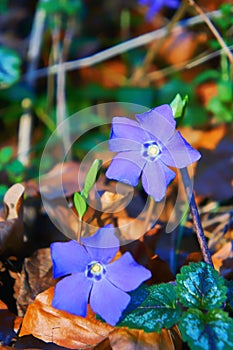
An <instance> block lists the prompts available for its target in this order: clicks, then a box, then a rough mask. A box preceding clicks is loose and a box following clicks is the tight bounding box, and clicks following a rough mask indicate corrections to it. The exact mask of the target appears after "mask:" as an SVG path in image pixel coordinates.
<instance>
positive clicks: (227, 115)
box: [207, 96, 233, 122]
mask: <svg viewBox="0 0 233 350" xmlns="http://www.w3.org/2000/svg"><path fill="white" fill-rule="evenodd" d="M207 110H208V111H210V112H212V113H213V115H214V117H215V118H216V119H217V120H219V121H220V122H231V121H232V120H233V116H232V111H231V110H230V109H228V108H227V107H226V106H224V104H223V103H222V102H221V101H220V99H219V97H218V96H216V97H213V98H211V99H210V101H209V103H208V105H207Z"/></svg>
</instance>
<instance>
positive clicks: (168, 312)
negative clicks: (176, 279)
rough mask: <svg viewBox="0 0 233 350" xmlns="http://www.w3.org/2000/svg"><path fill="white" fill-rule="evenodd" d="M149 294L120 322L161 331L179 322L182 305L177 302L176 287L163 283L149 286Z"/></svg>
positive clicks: (147, 329)
mask: <svg viewBox="0 0 233 350" xmlns="http://www.w3.org/2000/svg"><path fill="white" fill-rule="evenodd" d="M148 291H149V296H148V297H147V298H146V300H144V301H143V302H142V304H141V305H140V306H139V307H137V308H136V309H135V310H133V311H132V312H131V313H130V314H128V315H127V316H126V317H125V318H124V320H123V321H121V323H120V324H119V325H120V326H122V327H124V326H125V327H129V328H136V329H143V330H144V331H145V332H160V331H161V329H162V328H164V327H165V328H170V327H172V326H173V325H174V324H175V323H177V322H178V320H179V318H180V315H181V307H180V306H179V305H178V304H177V297H176V287H175V286H174V285H173V284H169V283H167V284H166V283H163V284H158V285H153V286H151V287H149V288H148Z"/></svg>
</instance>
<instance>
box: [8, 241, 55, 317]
mask: <svg viewBox="0 0 233 350" xmlns="http://www.w3.org/2000/svg"><path fill="white" fill-rule="evenodd" d="M17 276H19V277H18V278H17V279H16V283H15V287H14V289H15V294H14V296H15V299H16V303H17V309H18V315H19V316H24V314H25V312H26V309H27V306H28V304H31V303H32V302H33V301H34V300H35V298H36V296H37V294H39V293H41V292H43V291H44V290H46V289H48V288H49V287H51V286H53V285H54V284H55V280H54V279H53V276H52V260H51V254H50V248H42V249H38V250H36V251H35V252H34V253H33V254H32V256H30V257H28V258H25V260H24V263H23V266H22V271H21V274H20V275H19V274H18V275H17Z"/></svg>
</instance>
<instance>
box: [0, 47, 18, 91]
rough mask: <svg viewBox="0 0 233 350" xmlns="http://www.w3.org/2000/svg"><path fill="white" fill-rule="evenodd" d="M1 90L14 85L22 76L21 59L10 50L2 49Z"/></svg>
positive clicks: (0, 55)
mask: <svg viewBox="0 0 233 350" xmlns="http://www.w3.org/2000/svg"><path fill="white" fill-rule="evenodd" d="M0 57H1V60H0V88H6V87H8V86H9V85H12V84H14V83H15V82H16V81H17V80H18V79H19V76H20V64H21V60H20V57H19V56H18V55H17V54H16V53H15V52H14V51H13V50H10V49H7V48H5V47H0Z"/></svg>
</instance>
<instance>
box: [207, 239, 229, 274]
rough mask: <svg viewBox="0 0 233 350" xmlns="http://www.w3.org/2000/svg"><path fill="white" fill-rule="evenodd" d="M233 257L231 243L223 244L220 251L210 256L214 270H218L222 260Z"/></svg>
mask: <svg viewBox="0 0 233 350" xmlns="http://www.w3.org/2000/svg"><path fill="white" fill-rule="evenodd" d="M232 257H233V249H232V242H227V243H225V244H224V245H223V246H222V248H221V249H219V250H218V251H217V252H216V253H214V254H213V255H212V260H213V264H214V268H215V269H216V270H218V271H219V270H220V268H221V266H222V265H223V262H224V260H226V259H228V258H232Z"/></svg>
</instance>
